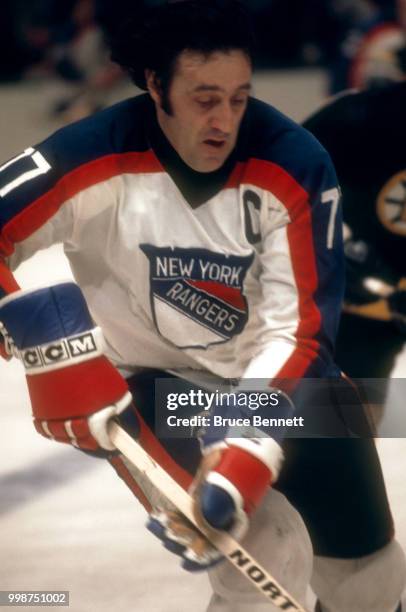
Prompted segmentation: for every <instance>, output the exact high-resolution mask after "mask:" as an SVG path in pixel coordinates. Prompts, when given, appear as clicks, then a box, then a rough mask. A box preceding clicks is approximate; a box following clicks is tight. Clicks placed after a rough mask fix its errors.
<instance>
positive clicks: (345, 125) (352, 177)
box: [304, 82, 406, 391]
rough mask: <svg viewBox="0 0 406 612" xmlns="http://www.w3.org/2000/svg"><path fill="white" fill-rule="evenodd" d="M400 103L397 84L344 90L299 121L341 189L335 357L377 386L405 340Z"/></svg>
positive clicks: (403, 87)
mask: <svg viewBox="0 0 406 612" xmlns="http://www.w3.org/2000/svg"><path fill="white" fill-rule="evenodd" d="M405 105H406V82H402V83H398V84H392V85H390V86H388V87H385V88H382V89H376V90H375V89H374V90H368V91H364V92H359V93H355V92H348V93H347V94H345V95H342V96H339V97H338V98H336V99H333V100H332V101H330V103H329V104H327V105H326V106H324V107H323V108H321V109H320V110H319V111H318V112H317V113H315V114H314V115H313V116H311V117H310V118H309V119H307V121H306V122H305V123H304V126H305V127H306V128H307V129H308V130H310V131H311V132H312V133H313V134H314V135H315V136H316V137H317V138H318V139H319V140H320V142H321V143H322V144H323V145H324V146H325V147H326V149H327V150H328V151H329V153H330V155H331V156H332V159H333V162H334V165H335V168H336V170H337V173H338V177H339V182H340V185H341V188H342V194H343V215H344V222H345V226H346V230H345V234H346V241H345V254H346V264H347V283H346V295H345V301H344V308H343V309H344V314H343V316H342V318H341V323H340V329H339V333H338V337H337V342H336V360H337V363H338V364H339V365H340V366H341V367H342V368H343V370H344V371H345V372H346V373H347V374H349V375H350V376H352V377H356V378H380V379H382V383H381V384H382V387H381V390H382V391H384V386H385V384H384V379H386V378H387V377H388V376H389V375H390V372H391V371H392V369H393V367H394V364H395V358H396V356H397V355H398V354H399V353H400V351H401V350H402V349H403V347H404V343H405V329H406V326H405V321H406V285H405V278H406V264H405V257H404V253H405V248H406V216H405V203H406V169H405V160H404V150H403V143H402V138H401V137H399V136H401V135H402V134H404V133H406V118H405V112H404V108H405ZM371 338H373V342H371Z"/></svg>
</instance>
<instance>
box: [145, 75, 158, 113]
mask: <svg viewBox="0 0 406 612" xmlns="http://www.w3.org/2000/svg"><path fill="white" fill-rule="evenodd" d="M145 81H146V84H147V88H148V92H149V95H150V96H151V98H152V99H153V101H154V102H155V104H157V105H158V106H161V101H162V95H161V85H160V83H159V79H158V77H157V76H156V73H155V72H154V71H153V70H149V69H146V70H145Z"/></svg>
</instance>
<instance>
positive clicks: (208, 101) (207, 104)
mask: <svg viewBox="0 0 406 612" xmlns="http://www.w3.org/2000/svg"><path fill="white" fill-rule="evenodd" d="M196 102H197V103H198V105H199V106H200V108H203V109H204V110H207V109H209V108H211V107H212V106H214V105H215V103H216V100H214V99H213V98H204V99H201V98H199V100H196Z"/></svg>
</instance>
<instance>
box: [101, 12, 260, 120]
mask: <svg viewBox="0 0 406 612" xmlns="http://www.w3.org/2000/svg"><path fill="white" fill-rule="evenodd" d="M134 4H135V5H138V6H136V9H135V10H134V11H133V13H132V14H131V15H130V16H129V17H128V18H127V20H126V21H125V22H124V23H123V24H122V27H121V28H120V29H119V30H118V31H117V32H116V35H115V36H114V37H112V38H111V39H110V49H111V59H112V60H113V61H114V62H116V63H117V64H119V65H120V66H121V67H122V68H124V69H125V70H126V71H128V72H129V74H130V76H131V79H132V81H133V82H134V83H135V84H136V85H137V86H138V87H139V88H140V89H144V90H146V89H147V85H146V80H145V70H146V69H149V70H152V71H154V72H155V75H156V78H157V80H158V82H159V86H160V89H161V94H162V98H163V102H164V101H165V100H166V101H167V100H168V98H167V94H168V89H169V85H170V82H171V78H172V76H173V74H174V69H175V66H176V60H177V57H178V56H179V54H180V53H181V52H182V51H184V50H190V51H197V52H199V53H202V54H204V55H205V56H208V55H210V54H211V53H213V52H214V51H230V50H232V49H239V50H241V51H243V52H244V53H246V55H247V56H248V57H249V58H250V60H251V61H252V60H253V53H254V36H253V31H252V28H251V25H250V19H249V14H248V12H247V10H246V8H245V6H244V4H243V3H242V2H241V1H240V0H172V1H171V0H167V1H166V2H164V3H160V4H158V5H157V4H156V3H154V6H147V5H146V3H145V1H144V2H138V3H137V2H134ZM166 106H168V102H167V103H166ZM163 107H164V108H165V105H164V104H163Z"/></svg>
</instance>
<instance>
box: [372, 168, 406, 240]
mask: <svg viewBox="0 0 406 612" xmlns="http://www.w3.org/2000/svg"><path fill="white" fill-rule="evenodd" d="M376 212H377V215H378V218H379V220H380V222H381V223H382V225H384V226H385V227H386V229H387V230H389V231H390V232H392V233H393V234H398V235H400V236H406V170H403V171H402V172H399V173H398V174H395V175H394V176H392V178H391V179H390V180H389V181H388V182H387V183H386V184H385V185H384V187H383V188H382V189H381V191H380V192H379V195H378V199H377V203H376Z"/></svg>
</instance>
